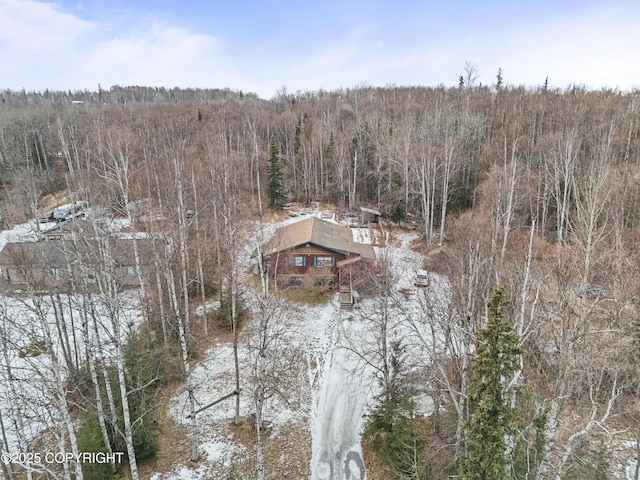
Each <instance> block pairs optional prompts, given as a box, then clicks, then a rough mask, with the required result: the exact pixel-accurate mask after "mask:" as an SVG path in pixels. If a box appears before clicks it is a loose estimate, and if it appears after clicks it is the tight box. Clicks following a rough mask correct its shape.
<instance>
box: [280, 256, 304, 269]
mask: <svg viewBox="0 0 640 480" xmlns="http://www.w3.org/2000/svg"><path fill="white" fill-rule="evenodd" d="M285 264H286V266H287V267H306V265H307V257H304V256H302V255H296V256H291V257H287V258H286V259H285Z"/></svg>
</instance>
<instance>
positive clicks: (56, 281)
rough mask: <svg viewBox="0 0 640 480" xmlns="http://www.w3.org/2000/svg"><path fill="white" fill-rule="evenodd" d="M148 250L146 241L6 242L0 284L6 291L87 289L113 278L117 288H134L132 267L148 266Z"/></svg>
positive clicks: (136, 279) (1, 254)
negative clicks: (105, 279)
mask: <svg viewBox="0 0 640 480" xmlns="http://www.w3.org/2000/svg"><path fill="white" fill-rule="evenodd" d="M134 242H136V243H135V248H134ZM151 248H152V245H151V243H150V241H149V240H146V239H142V240H140V239H138V240H133V239H121V238H111V237H110V238H107V239H105V240H103V241H102V243H100V242H98V241H96V240H89V241H82V242H73V241H70V240H63V239H61V240H57V241H47V242H9V243H7V244H6V245H5V246H4V247H3V248H2V250H0V284H1V285H2V286H3V287H4V288H5V289H8V290H11V289H24V288H33V289H34V290H36V291H55V290H67V289H69V288H72V286H73V285H75V286H77V287H79V288H84V287H89V288H91V285H92V284H97V282H98V276H99V275H102V276H103V278H107V277H108V278H114V279H115V280H116V282H117V284H118V286H120V287H135V286H139V285H140V281H139V277H138V272H137V267H136V266H137V265H138V266H140V268H141V270H142V271H144V269H145V268H146V267H147V266H149V265H151V264H152V256H151V252H152V250H151ZM105 252H108V254H105ZM136 258H137V261H136ZM96 286H97V285H96Z"/></svg>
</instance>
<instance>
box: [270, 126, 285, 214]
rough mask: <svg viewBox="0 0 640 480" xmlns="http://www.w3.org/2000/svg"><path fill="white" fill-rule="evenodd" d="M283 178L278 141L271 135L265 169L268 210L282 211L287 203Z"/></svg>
mask: <svg viewBox="0 0 640 480" xmlns="http://www.w3.org/2000/svg"><path fill="white" fill-rule="evenodd" d="M283 177H284V175H283V173H282V161H281V160H280V152H279V149H278V140H277V139H276V136H275V135H272V136H271V143H270V146H269V166H268V168H267V180H268V182H269V186H268V189H267V195H268V196H269V208H273V209H275V210H282V209H283V208H284V206H285V205H286V203H287V195H286V192H285V190H284V178H283Z"/></svg>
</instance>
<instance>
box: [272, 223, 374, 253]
mask: <svg viewBox="0 0 640 480" xmlns="http://www.w3.org/2000/svg"><path fill="white" fill-rule="evenodd" d="M306 243H311V244H313V245H317V246H319V247H323V248H326V249H328V250H334V251H338V252H340V253H345V254H355V255H359V256H361V257H363V258H367V259H372V260H373V259H375V258H376V255H375V252H374V250H373V247H372V246H371V245H364V244H362V243H357V242H354V241H353V234H352V233H351V229H350V228H348V227H343V226H342V225H338V224H337V223H333V222H328V221H326V220H323V219H321V218H319V217H309V218H306V219H304V220H300V221H299V222H295V223H292V224H290V225H286V226H284V227H280V228H279V229H278V230H276V233H275V235H274V237H273V238H272V239H271V240H270V241H269V242H267V243H266V244H265V246H264V248H263V252H264V254H265V255H272V254H274V253H277V252H281V251H283V250H289V249H291V248H295V247H298V246H300V245H304V244H306Z"/></svg>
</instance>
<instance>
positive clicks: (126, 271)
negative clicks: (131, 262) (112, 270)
mask: <svg viewBox="0 0 640 480" xmlns="http://www.w3.org/2000/svg"><path fill="white" fill-rule="evenodd" d="M122 272H123V273H124V276H125V277H133V276H134V275H135V274H136V272H135V270H134V269H133V267H122Z"/></svg>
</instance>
